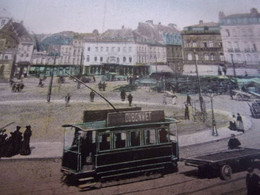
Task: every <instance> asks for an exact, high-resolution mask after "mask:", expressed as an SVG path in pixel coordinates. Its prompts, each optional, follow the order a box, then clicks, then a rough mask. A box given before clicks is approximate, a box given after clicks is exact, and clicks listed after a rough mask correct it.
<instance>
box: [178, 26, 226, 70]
mask: <svg viewBox="0 0 260 195" xmlns="http://www.w3.org/2000/svg"><path fill="white" fill-rule="evenodd" d="M182 40H183V57H184V64H194V61H195V56H196V59H197V63H198V64H205V65H208V64H221V63H224V53H223V47H222V40H221V36H220V29H219V25H218V24H217V23H213V22H211V23H203V21H200V23H199V24H197V25H193V26H188V27H185V28H184V30H183V31H182Z"/></svg>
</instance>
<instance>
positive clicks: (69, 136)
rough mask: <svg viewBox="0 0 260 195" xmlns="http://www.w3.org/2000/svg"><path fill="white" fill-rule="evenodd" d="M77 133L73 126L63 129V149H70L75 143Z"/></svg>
mask: <svg viewBox="0 0 260 195" xmlns="http://www.w3.org/2000/svg"><path fill="white" fill-rule="evenodd" d="M78 135H79V133H78V131H77V130H76V129H75V127H66V128H65V130H64V149H65V150H69V149H72V148H73V146H76V145H77V137H78Z"/></svg>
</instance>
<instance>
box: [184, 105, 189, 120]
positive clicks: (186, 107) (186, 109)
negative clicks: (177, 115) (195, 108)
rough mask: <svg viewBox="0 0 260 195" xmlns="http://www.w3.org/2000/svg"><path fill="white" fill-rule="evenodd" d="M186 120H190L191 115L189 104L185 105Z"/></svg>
mask: <svg viewBox="0 0 260 195" xmlns="http://www.w3.org/2000/svg"><path fill="white" fill-rule="evenodd" d="M184 118H185V120H190V113H189V107H188V104H185V110H184Z"/></svg>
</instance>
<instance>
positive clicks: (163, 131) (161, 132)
mask: <svg viewBox="0 0 260 195" xmlns="http://www.w3.org/2000/svg"><path fill="white" fill-rule="evenodd" d="M159 137H160V143H165V142H168V132H167V129H165V128H162V129H159Z"/></svg>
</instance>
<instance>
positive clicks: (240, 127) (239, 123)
mask: <svg viewBox="0 0 260 195" xmlns="http://www.w3.org/2000/svg"><path fill="white" fill-rule="evenodd" d="M237 131H242V132H243V133H245V129H244V124H243V120H242V117H241V115H240V114H239V113H237Z"/></svg>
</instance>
